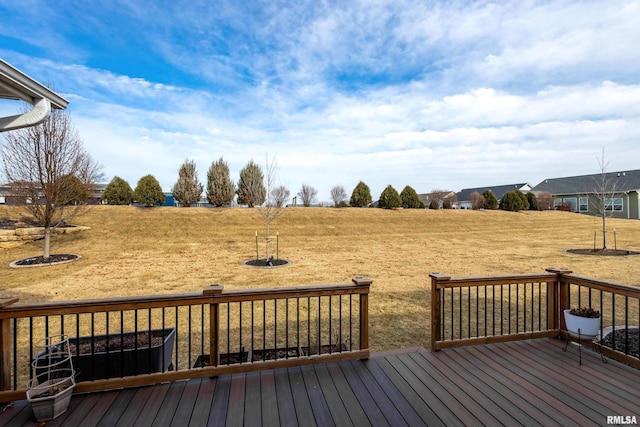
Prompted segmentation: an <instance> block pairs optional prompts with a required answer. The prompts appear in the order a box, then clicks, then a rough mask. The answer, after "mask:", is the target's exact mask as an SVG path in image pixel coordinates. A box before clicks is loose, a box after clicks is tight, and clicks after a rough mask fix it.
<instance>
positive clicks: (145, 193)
mask: <svg viewBox="0 0 640 427" xmlns="http://www.w3.org/2000/svg"><path fill="white" fill-rule="evenodd" d="M133 198H134V200H135V201H136V202H138V203H141V204H143V205H145V206H154V205H161V204H163V203H164V199H165V195H164V193H163V192H162V187H160V183H159V182H158V180H157V179H156V178H155V177H154V176H153V175H145V176H143V177H142V178H140V180H139V181H138V185H136V189H135V190H133Z"/></svg>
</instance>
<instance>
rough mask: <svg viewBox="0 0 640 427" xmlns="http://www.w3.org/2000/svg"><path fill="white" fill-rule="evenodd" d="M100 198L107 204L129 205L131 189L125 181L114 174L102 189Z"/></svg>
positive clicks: (131, 196) (131, 200) (131, 194)
mask: <svg viewBox="0 0 640 427" xmlns="http://www.w3.org/2000/svg"><path fill="white" fill-rule="evenodd" d="M102 200H104V201H106V202H107V204H109V205H130V204H131V203H132V202H133V190H132V189H131V186H130V185H129V183H128V182H127V181H125V180H124V179H122V178H120V177H119V176H116V177H114V178H113V179H112V180H111V181H110V182H109V184H107V186H106V188H105V189H104V192H103V193H102Z"/></svg>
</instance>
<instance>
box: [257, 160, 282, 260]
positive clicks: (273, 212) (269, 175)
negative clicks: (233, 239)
mask: <svg viewBox="0 0 640 427" xmlns="http://www.w3.org/2000/svg"><path fill="white" fill-rule="evenodd" d="M277 172H278V164H277V162H276V159H275V158H272V159H271V160H269V156H267V157H266V160H265V184H266V193H267V198H266V200H265V201H264V204H261V205H258V206H256V209H257V210H258V213H259V214H260V216H262V219H263V220H264V225H265V236H264V242H265V260H266V261H267V262H268V261H269V243H270V242H271V237H270V228H271V223H272V222H273V220H275V219H276V218H277V217H278V216H280V215H281V214H282V213H283V212H284V208H285V206H286V200H287V199H288V198H289V194H290V193H289V190H287V188H286V187H285V186H283V185H280V186H278V187H276V186H275V184H276V179H277ZM256 239H257V238H256Z"/></svg>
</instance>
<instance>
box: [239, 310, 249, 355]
mask: <svg viewBox="0 0 640 427" xmlns="http://www.w3.org/2000/svg"><path fill="white" fill-rule="evenodd" d="M242 350H243V347H242V301H240V302H239V303H238V353H239V354H240V363H242V353H243V351H242ZM247 355H248V353H247ZM247 361H248V362H249V360H248V359H247Z"/></svg>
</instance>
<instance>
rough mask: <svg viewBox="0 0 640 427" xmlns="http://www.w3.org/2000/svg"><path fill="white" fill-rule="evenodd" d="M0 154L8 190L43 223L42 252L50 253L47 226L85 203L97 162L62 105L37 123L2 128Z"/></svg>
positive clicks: (98, 175)
mask: <svg viewBox="0 0 640 427" xmlns="http://www.w3.org/2000/svg"><path fill="white" fill-rule="evenodd" d="M0 155H1V156H2V167H3V172H4V175H5V178H6V180H7V184H8V185H9V186H10V188H11V192H12V196H13V197H14V198H15V200H16V201H17V202H18V203H19V204H20V205H21V206H22V207H23V208H24V209H26V210H27V211H28V212H29V213H30V214H31V215H33V217H34V218H35V219H36V220H37V221H38V222H39V223H40V224H41V225H42V226H43V227H44V250H43V258H44V259H49V257H50V256H51V252H50V250H51V228H52V227H56V226H58V225H61V224H62V223H63V221H68V220H70V219H71V218H72V217H73V216H74V215H76V214H77V213H78V212H79V211H80V209H81V208H82V207H83V206H86V205H87V203H88V200H87V198H88V195H89V194H90V192H91V191H92V190H93V189H94V186H95V184H96V182H97V181H98V180H99V179H101V177H102V173H101V166H100V165H99V164H98V163H97V162H95V161H94V160H93V159H92V158H91V156H90V155H89V153H88V152H87V151H86V150H85V149H84V145H83V142H82V140H81V139H80V137H79V135H78V133H77V131H76V130H75V129H74V127H73V125H72V123H71V118H70V116H69V113H68V112H66V111H63V110H53V111H52V112H51V114H50V115H49V117H48V118H47V119H46V120H45V121H44V122H42V123H41V124H39V125H37V126H33V127H28V128H23V129H19V130H15V131H11V132H7V133H6V134H5V137H4V144H2V147H1V148H0Z"/></svg>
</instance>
